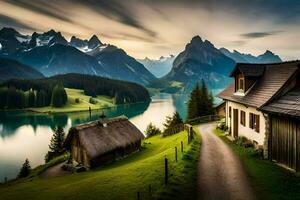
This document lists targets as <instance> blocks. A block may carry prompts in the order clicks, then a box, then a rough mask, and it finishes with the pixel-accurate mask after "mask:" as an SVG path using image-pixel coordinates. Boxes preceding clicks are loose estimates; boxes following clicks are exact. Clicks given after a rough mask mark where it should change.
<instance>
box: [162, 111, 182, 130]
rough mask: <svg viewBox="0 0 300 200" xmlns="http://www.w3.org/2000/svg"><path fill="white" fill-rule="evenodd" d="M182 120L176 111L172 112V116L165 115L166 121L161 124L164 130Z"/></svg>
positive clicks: (180, 122)
mask: <svg viewBox="0 0 300 200" xmlns="http://www.w3.org/2000/svg"><path fill="white" fill-rule="evenodd" d="M182 123H183V121H182V119H181V117H180V115H179V113H178V112H174V114H173V115H172V116H167V118H166V122H165V123H164V124H163V125H164V127H165V130H167V129H169V128H172V127H174V126H176V125H178V124H182Z"/></svg>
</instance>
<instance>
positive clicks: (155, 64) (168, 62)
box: [138, 55, 175, 78]
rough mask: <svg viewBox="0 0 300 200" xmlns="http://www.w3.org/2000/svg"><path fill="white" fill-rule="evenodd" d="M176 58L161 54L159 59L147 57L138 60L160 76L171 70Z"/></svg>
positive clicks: (155, 74)
mask: <svg viewBox="0 0 300 200" xmlns="http://www.w3.org/2000/svg"><path fill="white" fill-rule="evenodd" d="M174 60H175V56H174V55H170V56H168V57H164V56H161V57H160V58H159V59H158V60H152V59H149V58H147V57H146V58H144V59H139V60H138V61H139V62H140V63H142V64H143V65H144V66H145V67H146V68H147V69H148V70H149V71H150V72H151V73H152V74H154V76H156V77H157V78H160V77H163V76H165V75H166V74H167V73H169V72H170V71H171V69H172V65H173V61H174Z"/></svg>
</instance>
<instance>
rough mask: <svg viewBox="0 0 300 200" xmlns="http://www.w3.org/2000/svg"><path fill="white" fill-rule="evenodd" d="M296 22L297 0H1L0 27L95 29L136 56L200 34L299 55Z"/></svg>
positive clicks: (299, 21)
mask: <svg viewBox="0 0 300 200" xmlns="http://www.w3.org/2000/svg"><path fill="white" fill-rule="evenodd" d="M299 25H300V1H298V0H251V1H250V0H247V1H244V0H222V1H220V0H198V1H196V0H84V1H80V0H0V27H13V28H15V29H17V30H18V31H19V32H21V33H25V34H32V32H34V31H37V32H44V31H48V30H50V29H54V30H56V31H60V32H62V34H63V35H64V36H65V37H66V38H67V39H70V37H71V36H72V35H75V36H77V37H79V38H82V39H88V38H90V37H91V36H92V35H93V34H96V35H97V36H98V37H99V39H100V40H101V41H102V42H103V43H109V44H114V45H116V46H118V47H120V48H123V49H124V50H125V51H126V52H127V53H128V54H129V55H131V56H134V57H135V58H144V57H149V58H153V59H157V58H159V57H160V56H168V55H170V54H175V55H176V54H178V53H180V52H181V51H183V50H184V47H185V45H186V44H187V43H188V42H189V41H190V40H191V38H192V37H193V36H195V35H199V36H200V37H201V38H202V39H207V40H209V41H211V42H212V43H213V44H214V45H215V46H216V47H217V48H220V47H225V48H227V49H229V50H238V51H240V52H243V53H251V54H254V55H259V54H262V53H264V52H265V51H266V50H267V49H268V50H271V51H272V52H274V53H275V54H278V55H279V56H280V57H281V58H282V59H283V60H295V59H300V38H299V37H300V26H299Z"/></svg>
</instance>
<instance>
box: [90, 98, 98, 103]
mask: <svg viewBox="0 0 300 200" xmlns="http://www.w3.org/2000/svg"><path fill="white" fill-rule="evenodd" d="M89 102H90V103H91V104H96V103H97V100H96V99H94V98H93V97H91V98H90V100H89Z"/></svg>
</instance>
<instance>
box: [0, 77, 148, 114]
mask: <svg viewBox="0 0 300 200" xmlns="http://www.w3.org/2000/svg"><path fill="white" fill-rule="evenodd" d="M64 88H74V89H82V90H84V94H85V95H88V96H97V95H105V96H109V97H112V98H114V103H115V104H125V103H136V102H147V101H150V95H149V93H148V91H147V89H146V88H144V87H143V86H141V85H138V84H136V83H131V82H126V81H119V80H112V79H108V78H102V77H98V76H92V75H83V74H65V75H57V76H53V77H49V78H42V79H32V80H23V79H22V80H21V79H12V80H9V81H6V82H4V83H2V84H1V85H0V109H22V108H29V107H44V106H49V105H52V106H54V107H61V106H63V105H65V104H66V102H67V94H66V92H65V90H64Z"/></svg>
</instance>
